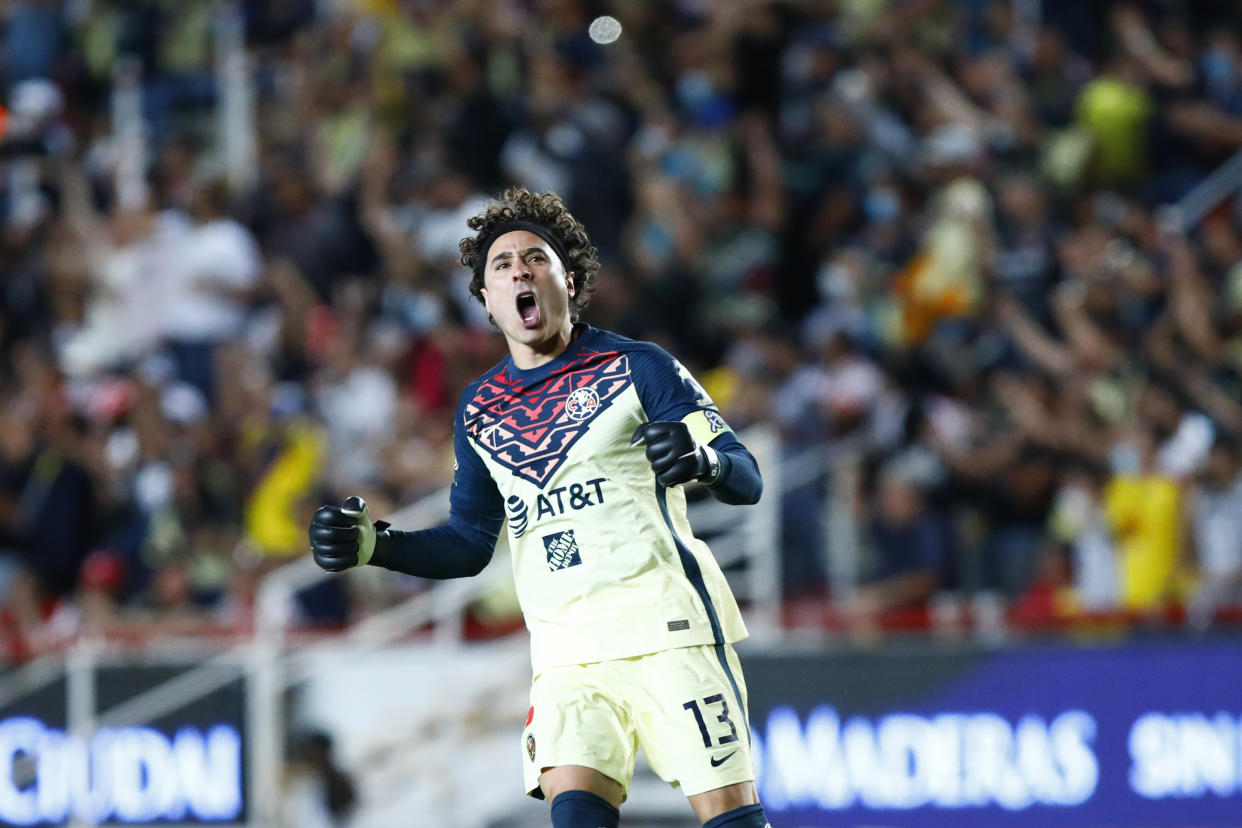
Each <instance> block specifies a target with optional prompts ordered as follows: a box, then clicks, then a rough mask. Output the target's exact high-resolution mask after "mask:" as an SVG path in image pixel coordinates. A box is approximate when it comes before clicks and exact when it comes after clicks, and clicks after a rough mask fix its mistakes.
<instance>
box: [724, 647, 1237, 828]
mask: <svg viewBox="0 0 1242 828" xmlns="http://www.w3.org/2000/svg"><path fill="white" fill-rule="evenodd" d="M744 666H745V670H746V678H747V683H748V685H749V686H750V707H751V709H750V711H749V712H750V720H751V724H752V727H753V733H754V747H755V751H754V754H755V763H756V771H757V774H758V785H759V789H760V795H761V797H762V799H763V802H764V806H765V808H766V810H767V812H768V815H769V818H770V819H771V821H772V824H773V825H776V826H782V828H803V827H804V826H805V827H806V828H809V827H810V826H832V827H833V828H847V826H867V828H936V826H946V828H947V826H954V828H957V826H964V825H980V826H989V828H1037V827H1038V828H1156V826H1161V827H1162V828H1176V827H1177V826H1194V827H1195V828H1225V826H1230V828H1236V827H1237V826H1242V641H1177V642H1166V641H1149V642H1138V643H1125V644H1115V645H1110V646H1082V647H1079V646H1072V645H1066V644H1059V645H1046V646H1023V647H1020V648H1016V649H1006V650H999V651H993V652H985V651H973V652H961V651H947V652H937V651H936V648H935V646H934V645H927V646H926V647H924V648H923V649H922V651H920V652H905V653H901V652H880V653H872V654H863V655H860V654H838V655H830V654H819V655H809V654H808V655H789V656H771V655H765V656H760V655H751V656H749V657H746V658H745V659H744Z"/></svg>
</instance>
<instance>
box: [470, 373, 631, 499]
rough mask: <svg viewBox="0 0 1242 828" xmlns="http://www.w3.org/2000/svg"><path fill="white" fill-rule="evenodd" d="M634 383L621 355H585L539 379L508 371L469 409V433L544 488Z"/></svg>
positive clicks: (482, 388)
mask: <svg viewBox="0 0 1242 828" xmlns="http://www.w3.org/2000/svg"><path fill="white" fill-rule="evenodd" d="M631 382H632V379H631V377H630V361H629V357H627V356H626V355H624V354H621V353H618V352H616V351H607V352H602V351H592V352H586V353H582V354H579V355H578V356H577V357H575V358H574V359H573V360H572V361H570V362H568V363H566V364H565V365H563V366H561V367H559V368H557V369H556V370H555V371H553V372H552V373H551V374H550V375H548V376H547V377H545V378H543V379H539V380H523V379H521V378H519V377H515V376H513V375H512V374H511V373H510V371H509V369H508V367H505V368H504V369H502V370H501V371H499V372H498V373H496V374H494V375H493V376H491V377H489V378H487V379H485V380H484V381H483V382H482V383H480V385H479V388H478V390H477V391H476V392H475V394H474V398H473V399H472V400H471V401H470V402H469V403H467V404H466V407H465V414H464V417H465V421H464V425H465V428H466V433H467V434H468V435H469V436H470V439H471V440H473V441H474V443H475V445H477V446H479V447H481V448H482V449H483V450H485V451H486V452H487V453H488V454H489V455H491V457H492V459H493V460H495V461H496V462H497V463H499V464H500V465H502V466H504V467H505V468H507V469H509V470H510V471H512V472H513V473H514V474H515V475H517V476H518V477H520V478H523V479H525V480H527V481H529V482H531V483H534V484H535V485H536V486H540V487H542V486H543V485H544V484H545V483H547V482H548V480H550V479H551V478H552V475H553V474H555V473H556V470H557V469H559V468H560V467H561V465H562V464H563V463H564V462H565V458H566V457H567V456H568V454H569V450H570V449H571V448H572V447H573V446H574V444H575V443H577V442H578V440H580V439H581V438H582V435H584V434H586V432H587V430H588V429H589V428H590V427H591V424H592V423H593V422H594V421H595V418H596V417H597V416H599V414H600V412H602V411H603V410H604V409H606V408H608V407H609V406H610V405H611V404H612V402H613V401H614V400H615V399H616V398H617V396H618V395H620V393H621V392H622V391H624V390H625V389H626V388H628V387H629V385H630V383H631Z"/></svg>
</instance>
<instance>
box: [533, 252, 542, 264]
mask: <svg viewBox="0 0 1242 828" xmlns="http://www.w3.org/2000/svg"><path fill="white" fill-rule="evenodd" d="M530 259H531V260H532V261H536V262H542V261H543V259H544V257H543V254H542V253H532V254H531V256H530Z"/></svg>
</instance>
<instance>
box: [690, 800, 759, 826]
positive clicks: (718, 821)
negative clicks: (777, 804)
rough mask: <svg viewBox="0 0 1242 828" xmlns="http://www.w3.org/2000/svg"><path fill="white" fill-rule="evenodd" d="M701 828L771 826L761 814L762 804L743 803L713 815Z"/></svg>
mask: <svg viewBox="0 0 1242 828" xmlns="http://www.w3.org/2000/svg"><path fill="white" fill-rule="evenodd" d="M703 828H771V826H770V825H768V818H767V817H766V816H764V815H763V806H762V805H743V806H742V807H741V808H734V809H733V810H732V811H728V812H726V813H723V814H721V815H720V816H718V817H713V818H712V819H709V820H708V821H707V822H704V823H703Z"/></svg>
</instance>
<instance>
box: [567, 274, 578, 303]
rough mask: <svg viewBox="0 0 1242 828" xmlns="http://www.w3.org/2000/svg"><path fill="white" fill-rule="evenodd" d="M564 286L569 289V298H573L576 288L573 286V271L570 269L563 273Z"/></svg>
mask: <svg viewBox="0 0 1242 828" xmlns="http://www.w3.org/2000/svg"><path fill="white" fill-rule="evenodd" d="M565 287H566V288H568V289H569V296H570V298H573V295H574V291H575V290H577V288H575V287H574V274H573V271H570V272H569V273H566V274H565Z"/></svg>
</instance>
